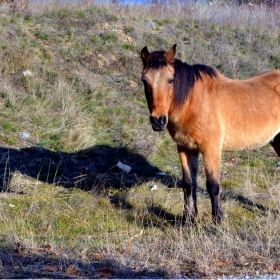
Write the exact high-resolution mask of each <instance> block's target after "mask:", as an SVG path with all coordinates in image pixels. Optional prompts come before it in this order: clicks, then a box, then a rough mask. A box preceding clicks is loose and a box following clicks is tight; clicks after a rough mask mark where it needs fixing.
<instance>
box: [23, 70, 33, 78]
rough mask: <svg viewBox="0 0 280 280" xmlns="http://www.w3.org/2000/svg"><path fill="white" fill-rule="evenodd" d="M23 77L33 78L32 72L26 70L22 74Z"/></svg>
mask: <svg viewBox="0 0 280 280" xmlns="http://www.w3.org/2000/svg"><path fill="white" fill-rule="evenodd" d="M22 74H23V76H24V77H27V76H33V74H32V72H31V71H30V70H25V71H23V72H22Z"/></svg>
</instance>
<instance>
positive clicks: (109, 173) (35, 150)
mask: <svg viewBox="0 0 280 280" xmlns="http://www.w3.org/2000/svg"><path fill="white" fill-rule="evenodd" d="M119 161H120V162H122V163H124V164H126V165H129V166H130V167H131V171H130V172H129V173H126V172H124V171H123V170H121V169H120V168H119V167H118V166H117V163H118V162H119ZM16 172H19V173H21V174H24V175H27V176H30V177H32V178H35V179H37V180H39V181H42V182H47V183H50V184H55V185H61V186H64V187H79V188H84V189H86V188H88V189H89V188H92V187H93V186H94V185H102V186H110V187H115V188H116V187H120V186H125V187H129V186H132V185H135V184H137V183H138V182H139V181H141V180H143V181H147V180H149V179H151V178H154V177H155V176H156V174H157V173H158V172H160V170H159V169H158V168H157V167H155V166H153V165H151V164H150V163H149V162H148V161H147V160H146V159H145V157H144V156H142V155H140V154H136V153H133V152H130V151H129V150H128V149H126V148H124V147H118V148H112V147H110V146H105V145H99V146H94V147H92V148H89V149H86V150H82V151H79V152H76V153H65V152H61V151H58V150H52V149H50V150H48V149H45V148H41V147H28V148H23V149H12V148H5V147H0V188H1V189H2V190H3V191H9V189H10V183H11V181H12V178H13V174H15V173H16Z"/></svg>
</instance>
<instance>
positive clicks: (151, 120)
mask: <svg viewBox="0 0 280 280" xmlns="http://www.w3.org/2000/svg"><path fill="white" fill-rule="evenodd" d="M150 122H151V124H157V118H156V117H153V116H150Z"/></svg>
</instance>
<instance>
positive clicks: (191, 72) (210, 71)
mask: <svg viewBox="0 0 280 280" xmlns="http://www.w3.org/2000/svg"><path fill="white" fill-rule="evenodd" d="M174 68H175V76H174V87H175V103H176V104H177V105H179V106H181V105H183V104H184V102H185V100H186V97H187V95H188V92H189V90H190V89H191V88H193V86H194V83H195V81H196V80H198V79H199V80H202V74H203V75H206V76H209V77H211V78H213V77H216V76H217V74H218V73H217V70H216V69H215V68H214V67H212V66H209V65H205V64H194V65H189V64H187V63H184V62H182V61H181V60H179V59H175V60H174Z"/></svg>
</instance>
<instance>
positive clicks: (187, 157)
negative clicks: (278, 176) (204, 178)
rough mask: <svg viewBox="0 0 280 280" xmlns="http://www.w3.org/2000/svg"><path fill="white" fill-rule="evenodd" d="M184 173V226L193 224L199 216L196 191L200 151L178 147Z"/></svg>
mask: <svg viewBox="0 0 280 280" xmlns="http://www.w3.org/2000/svg"><path fill="white" fill-rule="evenodd" d="M177 148H178V153H179V157H180V160H181V165H182V171H183V191H184V213H183V224H186V223H193V222H194V221H195V217H196V214H197V205H196V189H197V172H198V156H199V153H198V151H191V150H188V149H186V148H184V147H182V146H179V145H178V146H177Z"/></svg>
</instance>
